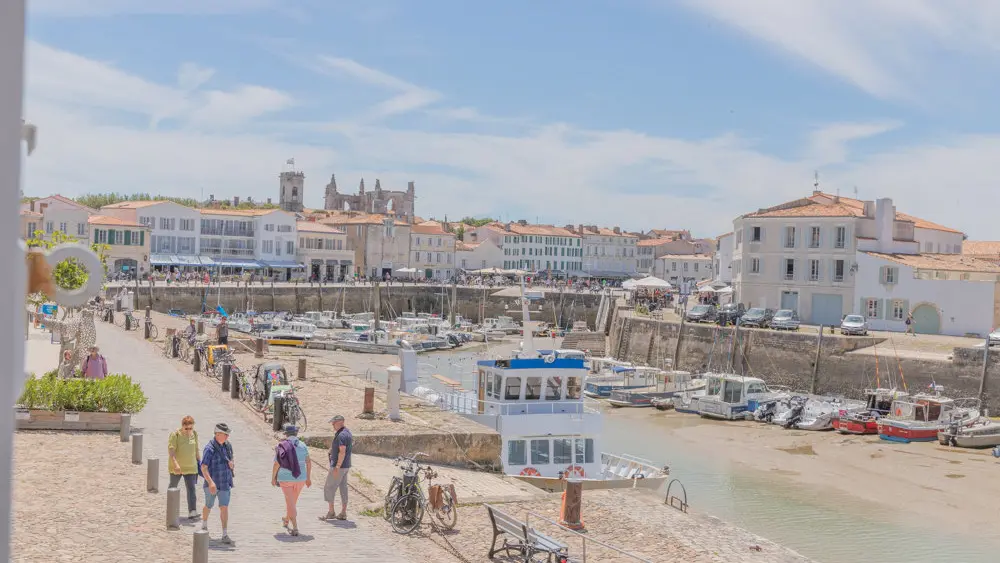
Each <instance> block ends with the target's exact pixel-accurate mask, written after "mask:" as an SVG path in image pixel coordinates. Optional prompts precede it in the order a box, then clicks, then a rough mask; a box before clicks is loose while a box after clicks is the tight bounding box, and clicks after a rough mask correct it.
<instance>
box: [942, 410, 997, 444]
mask: <svg viewBox="0 0 1000 563" xmlns="http://www.w3.org/2000/svg"><path fill="white" fill-rule="evenodd" d="M938 442H940V443H941V445H944V446H957V447H959V448H992V447H994V446H998V445H1000V422H996V421H993V420H990V419H989V418H986V417H983V418H980V419H979V420H977V421H976V422H974V423H972V424H970V425H969V426H964V427H963V426H959V425H958V424H955V423H953V424H951V425H950V426H948V428H946V429H944V430H941V431H940V432H938Z"/></svg>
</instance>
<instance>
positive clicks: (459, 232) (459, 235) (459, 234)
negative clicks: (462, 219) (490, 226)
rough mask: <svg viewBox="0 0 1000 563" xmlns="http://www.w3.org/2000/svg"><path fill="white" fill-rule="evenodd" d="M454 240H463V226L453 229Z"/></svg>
mask: <svg viewBox="0 0 1000 563" xmlns="http://www.w3.org/2000/svg"><path fill="white" fill-rule="evenodd" d="M455 238H456V239H458V240H465V225H463V224H459V225H458V228H457V229H455Z"/></svg>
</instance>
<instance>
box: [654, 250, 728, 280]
mask: <svg viewBox="0 0 1000 563" xmlns="http://www.w3.org/2000/svg"><path fill="white" fill-rule="evenodd" d="M714 270H715V268H714V264H713V260H712V255H710V254H665V255H663V256H660V257H659V258H657V259H656V260H655V261H654V262H653V272H652V275H654V276H656V277H658V278H660V279H661V280H666V281H668V282H670V283H671V284H672V285H674V286H675V287H681V286H682V285H684V284H695V283H698V282H700V281H704V280H711V279H715V273H714Z"/></svg>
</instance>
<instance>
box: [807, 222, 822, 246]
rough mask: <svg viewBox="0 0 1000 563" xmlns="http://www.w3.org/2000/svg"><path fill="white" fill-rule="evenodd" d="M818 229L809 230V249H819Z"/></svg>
mask: <svg viewBox="0 0 1000 563" xmlns="http://www.w3.org/2000/svg"><path fill="white" fill-rule="evenodd" d="M819 234H820V233H819V227H810V228H809V248H819V241H820V237H819Z"/></svg>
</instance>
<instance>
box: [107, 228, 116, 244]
mask: <svg viewBox="0 0 1000 563" xmlns="http://www.w3.org/2000/svg"><path fill="white" fill-rule="evenodd" d="M114 243H115V230H114V229H108V244H114Z"/></svg>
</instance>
